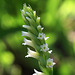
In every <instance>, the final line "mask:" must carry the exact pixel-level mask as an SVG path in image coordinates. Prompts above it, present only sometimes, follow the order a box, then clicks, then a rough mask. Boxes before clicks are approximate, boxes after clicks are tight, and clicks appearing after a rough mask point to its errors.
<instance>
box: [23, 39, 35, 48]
mask: <svg viewBox="0 0 75 75" xmlns="http://www.w3.org/2000/svg"><path fill="white" fill-rule="evenodd" d="M22 45H29V46H32V47H33V48H34V45H33V43H32V41H30V40H27V39H26V38H24V43H22Z"/></svg>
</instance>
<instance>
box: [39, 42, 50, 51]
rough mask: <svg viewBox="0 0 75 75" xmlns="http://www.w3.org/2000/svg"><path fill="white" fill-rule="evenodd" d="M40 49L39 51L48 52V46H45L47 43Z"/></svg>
mask: <svg viewBox="0 0 75 75" xmlns="http://www.w3.org/2000/svg"><path fill="white" fill-rule="evenodd" d="M40 47H41V51H44V52H46V51H48V50H49V48H48V44H47V43H46V44H43V45H41V46H40Z"/></svg>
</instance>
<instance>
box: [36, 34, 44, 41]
mask: <svg viewBox="0 0 75 75" xmlns="http://www.w3.org/2000/svg"><path fill="white" fill-rule="evenodd" d="M44 37H45V34H44V33H39V35H38V37H37V38H38V39H41V40H42V39H44Z"/></svg>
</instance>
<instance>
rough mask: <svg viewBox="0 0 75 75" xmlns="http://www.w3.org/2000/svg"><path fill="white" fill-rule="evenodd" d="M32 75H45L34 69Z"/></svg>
mask: <svg viewBox="0 0 75 75" xmlns="http://www.w3.org/2000/svg"><path fill="white" fill-rule="evenodd" d="M34 72H35V73H34V74H33V75H45V74H44V73H42V72H39V71H37V70H36V69H34Z"/></svg>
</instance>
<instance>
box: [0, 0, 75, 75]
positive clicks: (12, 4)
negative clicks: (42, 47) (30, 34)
mask: <svg viewBox="0 0 75 75" xmlns="http://www.w3.org/2000/svg"><path fill="white" fill-rule="evenodd" d="M24 3H26V4H27V5H28V4H29V5H31V7H32V8H33V10H35V11H37V15H38V16H40V17H41V25H42V26H43V27H44V33H45V34H46V36H49V37H50V38H49V39H48V40H47V41H46V42H47V43H48V45H49V48H50V49H52V50H53V53H52V55H51V56H52V57H53V59H54V61H55V62H56V65H55V66H54V72H53V73H54V75H75V0H0V75H32V74H33V73H34V71H33V69H34V68H35V69H37V70H39V71H40V68H39V66H38V62H37V60H36V59H33V58H25V55H27V46H22V43H23V38H24V37H22V36H21V35H22V33H21V31H22V30H25V29H23V28H22V25H23V24H25V23H24V21H23V19H22V16H21V11H20V9H22V7H23V4H24ZM25 31H26V30H25Z"/></svg>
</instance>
